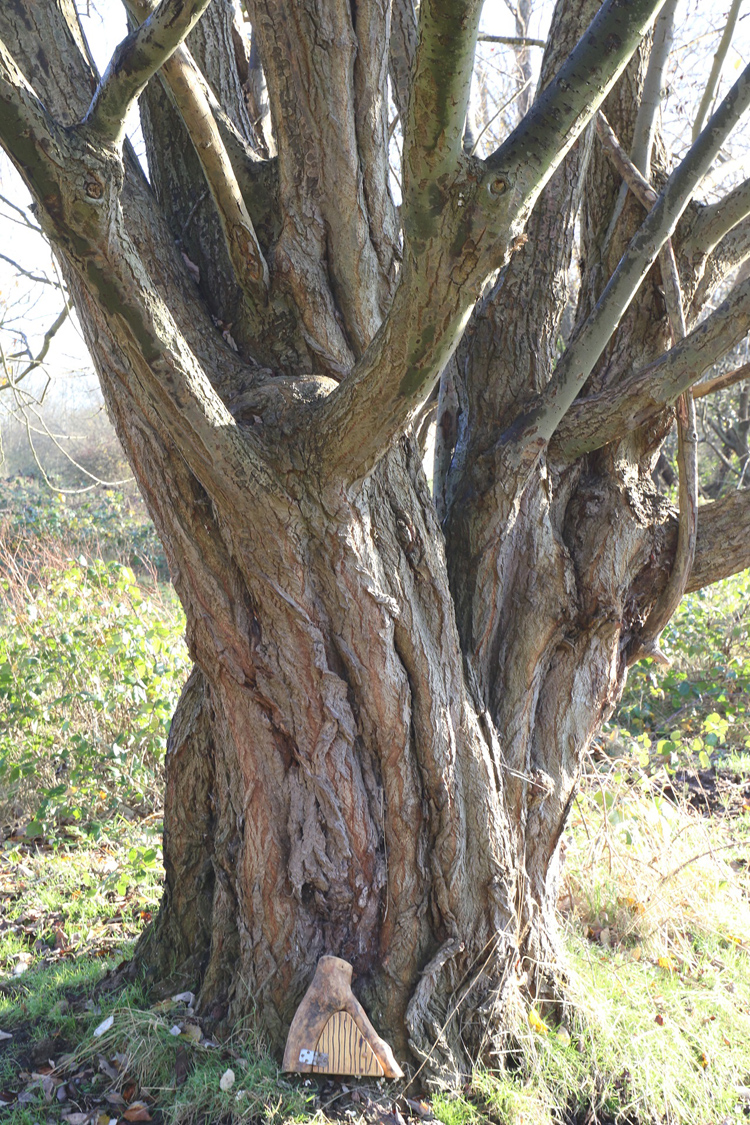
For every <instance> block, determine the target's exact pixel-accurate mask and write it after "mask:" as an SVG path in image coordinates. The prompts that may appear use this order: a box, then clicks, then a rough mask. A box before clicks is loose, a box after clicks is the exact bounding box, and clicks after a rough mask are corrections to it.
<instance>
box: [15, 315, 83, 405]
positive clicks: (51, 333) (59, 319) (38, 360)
mask: <svg viewBox="0 0 750 1125" xmlns="http://www.w3.org/2000/svg"><path fill="white" fill-rule="evenodd" d="M72 307H73V305H72V302H71V301H66V303H65V304H64V305H63V307H62V310H61V311H60V313H59V314H58V315H57V316H56V317H55V319H54V321H53V322H52V324H50V326H49V328H48V329H47V331H46V332H45V333H44V337H43V339H42V345H41V347H40V349H39V351H38V352H37V354H36V355H35V356H34V358H33V359H32V360H31V362H30V363H29V364H27V366H26V367H25V368H24V369H23V371H22V372H21V373H20V375H14V376H13V379H12V380H11V378H10V376H8V381H7V383H0V391H2V390H5V388H6V387H10V386H13V387H17V386H18V384H19V383H21V382H22V381H23V380H24V379H25V378H26V376H27V375H30V374H31V372H32V371H36V369H37V367H41V365H42V364H43V363H44V361H45V359H46V358H47V353H48V352H49V349H50V345H51V343H52V341H53V340H54V338H55V336H56V335H57V333H58V332H59V331H60V329H61V328H62V326H63V324H64V323H65V321H66V320H67V319H68V316H69V314H70V310H71V308H72Z"/></svg>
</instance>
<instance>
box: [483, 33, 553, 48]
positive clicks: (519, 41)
mask: <svg viewBox="0 0 750 1125" xmlns="http://www.w3.org/2000/svg"><path fill="white" fill-rule="evenodd" d="M477 42H478V43H499V44H500V45H501V46H503V47H546V46H547V40H546V39H529V38H528V36H526V35H515V36H514V35H485V33H484V32H483V31H480V33H479V35H478V36H477Z"/></svg>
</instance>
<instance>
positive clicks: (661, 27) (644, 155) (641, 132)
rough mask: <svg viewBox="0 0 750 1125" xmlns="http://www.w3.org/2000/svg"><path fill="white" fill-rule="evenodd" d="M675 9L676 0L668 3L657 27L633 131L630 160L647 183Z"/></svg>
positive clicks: (662, 11)
mask: <svg viewBox="0 0 750 1125" xmlns="http://www.w3.org/2000/svg"><path fill="white" fill-rule="evenodd" d="M676 7H677V0H667V3H666V4H665V5H664V7H663V8H662V10H661V12H660V13H659V16H658V19H657V20H656V23H655V24H654V37H653V42H652V44H651V54H650V55H649V60H648V69H647V70H646V78H645V80H644V83H643V93H642V94H641V104H640V105H639V106H638V113H637V115H636V119H635V127H634V129H633V145H632V148H631V151H630V157H631V160H632V161H633V164H634V165H635V166H636V168H637V169H638V170H639V171H640V172H642V173H643V175H644V176H645V177H646V179H647V180H649V179H650V178H651V150H652V148H653V143H654V134H655V133H656V123H657V119H658V116H659V107H660V106H661V92H662V87H663V86H664V74H665V71H666V69H667V62H668V61H669V52H670V50H671V49H672V38H673V33H674V14H675V8H676Z"/></svg>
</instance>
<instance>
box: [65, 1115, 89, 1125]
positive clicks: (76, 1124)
mask: <svg viewBox="0 0 750 1125" xmlns="http://www.w3.org/2000/svg"><path fill="white" fill-rule="evenodd" d="M61 1116H62V1119H63V1121H67V1122H69V1125H86V1122H87V1121H88V1120H89V1116H90V1115H89V1114H88V1113H63V1114H61Z"/></svg>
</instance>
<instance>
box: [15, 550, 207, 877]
mask: <svg viewBox="0 0 750 1125" xmlns="http://www.w3.org/2000/svg"><path fill="white" fill-rule="evenodd" d="M2 584H3V590H4V593H5V594H6V599H7V600H5V601H4V603H2V607H1V608H0V700H1V701H2V715H3V718H2V721H1V722H0V786H1V787H2V789H3V791H4V793H5V794H6V798H7V799H8V800H10V801H14V802H15V804H16V807H17V809H18V810H19V811H20V809H21V808H22V807H23V806H26V807H28V806H29V803H30V802H33V808H32V811H33V813H34V816H33V820H32V822H31V823H30V824H29V826H28V827H27V833H28V834H29V835H35V834H48V833H50V832H52V831H54V830H55V828H56V827H58V826H60V825H63V824H68V825H69V824H78V825H79V826H81V827H82V828H84V829H85V830H86V831H88V832H89V833H94V834H96V832H97V831H99V826H100V824H101V822H102V820H104V819H106V818H108V817H111V816H113V815H114V814H115V813H118V812H120V813H125V815H131V816H132V815H133V814H135V813H137V814H140V815H146V814H148V813H150V812H152V811H154V809H156V808H158V807H159V805H160V802H161V789H162V763H163V760H164V753H165V749H166V738H167V732H168V729H169V723H170V720H171V717H172V713H173V711H174V707H175V705H176V702H177V698H178V695H179V692H180V689H181V686H182V683H183V682H184V679H185V676H186V675H187V671H188V657H187V652H186V649H185V646H184V643H183V641H182V633H183V628H184V624H183V617H182V612H181V610H180V608H179V606H178V604H177V603H176V601H175V599H174V598H173V597H171V596H169V595H167V594H165V593H163V592H161V591H160V590H159V589H158V588H157V587H153V588H152V589H151V590H150V591H148V592H147V591H146V590H145V589H144V588H143V587H141V586H140V585H139V584H138V582H137V581H136V579H135V576H134V574H133V571H132V570H131V569H130V568H129V567H127V566H123V565H121V564H120V563H116V562H109V563H106V562H103V561H101V560H94V561H88V560H87V559H86V558H85V557H84V556H81V557H80V558H79V559H78V560H77V561H73V560H71V559H67V560H65V561H61V562H60V564H59V567H58V569H56V570H51V569H46V570H44V571H43V572H42V573H41V574H40V575H39V581H38V584H34V585H30V584H26V585H25V586H23V587H21V586H19V585H18V584H16V585H15V586H14V585H13V584H12V579H11V578H10V577H6V578H5V579H3V580H2ZM143 859H144V857H140V859H139V862H140V863H142V862H143Z"/></svg>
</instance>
